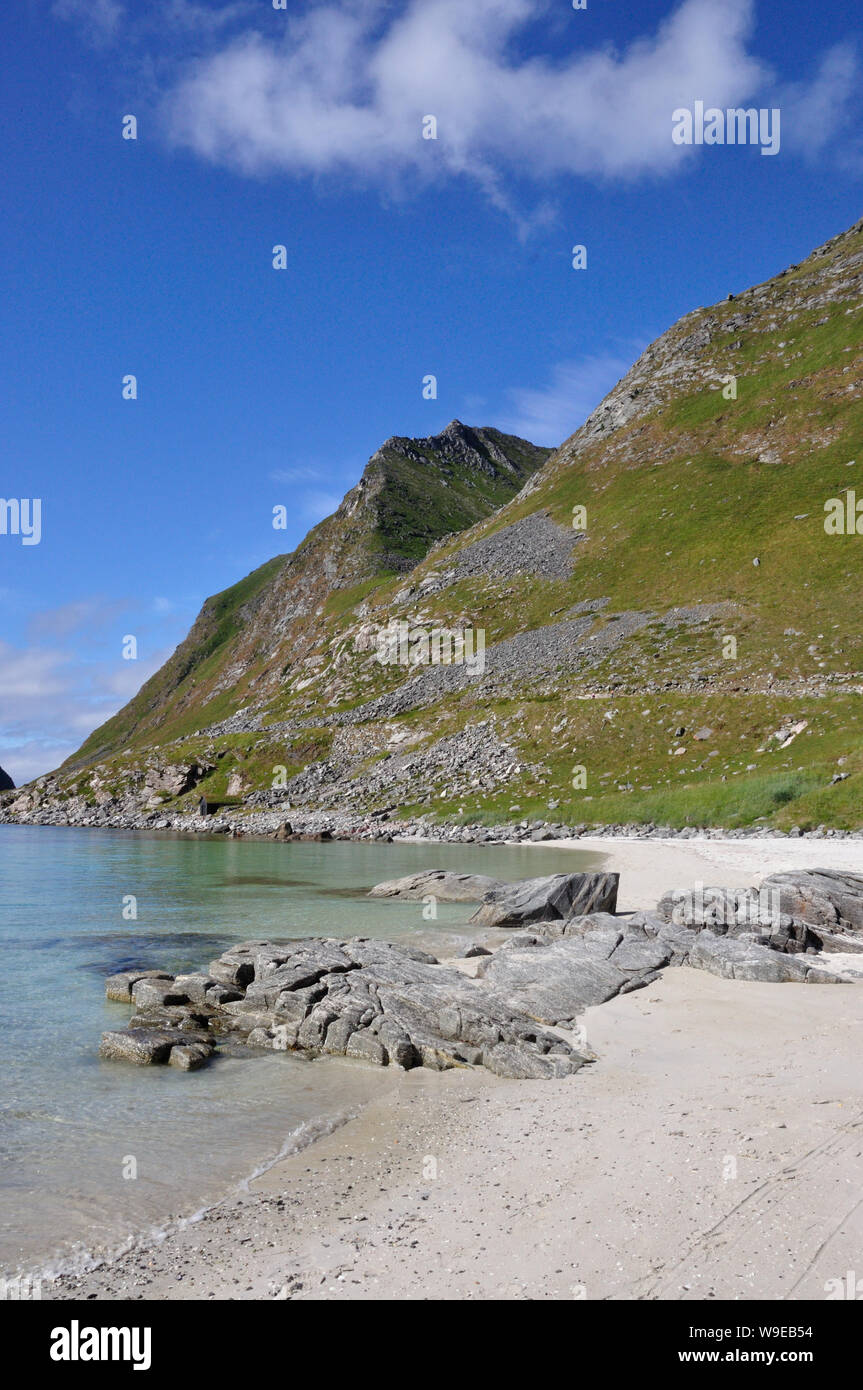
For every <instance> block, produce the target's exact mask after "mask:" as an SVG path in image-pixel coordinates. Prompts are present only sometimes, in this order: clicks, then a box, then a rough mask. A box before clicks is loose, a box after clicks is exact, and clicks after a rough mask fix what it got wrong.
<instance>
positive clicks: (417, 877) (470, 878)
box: [369, 869, 512, 903]
mask: <svg viewBox="0 0 863 1390" xmlns="http://www.w3.org/2000/svg"><path fill="white" fill-rule="evenodd" d="M511 886H512V885H511V884H503V883H501V882H500V881H499V880H498V879H496V878H489V877H488V876H487V875H486V874H453V873H449V872H448V871H447V870H446V869H425V870H424V871H423V872H422V873H418V874H408V875H407V877H406V878H392V879H388V880H387V881H386V882H385V883H376V884H375V886H374V888H371V889H370V890H369V897H370V898H427V897H434V898H437V900H438V901H439V902H442V903H470V902H477V903H478V902H481V901H482V899H483V898H484V897H485V895H486V894H487V893H489V892H491V891H492V890H493V889H503V888H507V887H511Z"/></svg>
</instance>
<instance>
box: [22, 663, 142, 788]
mask: <svg viewBox="0 0 863 1390" xmlns="http://www.w3.org/2000/svg"><path fill="white" fill-rule="evenodd" d="M169 654H170V649H162V650H159V651H152V652H151V653H149V654H148V655H147V656H146V657H144V658H142V659H141V660H140V661H123V660H122V659H121V658H120V657H119V656H118V658H117V659H116V660H107V659H102V660H86V659H84V658H83V657H82V656H81V655H80V654H76V655H74V656H73V655H72V654H70V653H69V652H67V651H65V650H63V649H61V648H59V647H56V646H54V647H51V646H48V647H31V648H28V649H26V650H23V649H20V648H16V647H13V646H11V645H10V644H9V643H7V642H2V641H0V765H2V766H3V767H4V768H5V769H6V771H7V772H8V773H9V774H10V776H11V777H12V778H13V779H14V781H15V782H16V783H17V784H18V785H19V786H20V785H21V784H22V783H24V782H27V781H30V780H31V779H32V778H33V777H38V776H39V775H40V774H41V773H43V772H48V771H50V770H51V769H52V768H55V767H57V766H58V765H59V764H60V763H61V762H63V760H64V759H65V758H67V757H68V756H69V754H70V753H73V752H74V751H75V749H76V748H78V747H79V746H80V744H81V743H82V742H83V740H84V739H85V738H86V736H87V735H88V734H89V733H90V732H91V731H92V730H93V729H94V728H96V727H97V726H98V725H99V724H101V723H103V722H104V720H106V719H109V718H110V717H111V715H112V714H115V713H116V712H117V710H118V709H120V708H121V707H122V706H123V705H124V704H125V703H126V701H127V700H129V699H130V698H131V697H132V696H133V695H134V694H135V693H136V692H137V691H138V690H139V689H140V687H141V686H142V685H143V683H144V681H146V680H148V679H149V678H150V676H151V675H153V673H154V672H155V671H157V670H158V669H159V667H160V666H161V665H162V663H163V662H164V661H165V660H166V658H167V657H168V655H169ZM49 730H50V732H48V731H49Z"/></svg>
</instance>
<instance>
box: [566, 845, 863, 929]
mask: <svg viewBox="0 0 863 1390" xmlns="http://www.w3.org/2000/svg"><path fill="white" fill-rule="evenodd" d="M540 844H541V847H543V848H546V849H547V848H549V847H554V846H560V847H562V848H566V849H581V850H589V851H590V852H591V853H593V854H604V855H605V856H606V861H605V864H604V865H603V868H605V869H608V870H610V871H611V872H618V873H619V874H620V876H621V878H620V896H619V899H618V907H619V909H620V911H621V912H630V911H632V910H634V909H638V908H647V907H655V906H656V903H657V902H658V900H659V898H660V897H661V896H662V894H663V893H664V892H666V891H667V889H669V888H691V886H692V884H693V883H694V882H695V881H696V880H700V881H701V882H702V883H703V884H704V885H705V886H713V885H721V886H723V887H725V888H749V887H754V888H757V887H758V886H759V884H760V882H761V880H762V878H764V877H765V876H766V875H767V874H774V873H781V872H783V871H784V870H786V869H846V870H848V871H849V872H850V873H857V874H863V840H803V839H800V840H797V839H793V840H792V839H769V840H768V839H764V840H710V839H706V838H694V839H691V840H676V839H675V840H627V839H623V838H620V839H617V838H614V837H611V836H610V837H609V838H608V839H603V838H601V837H598V836H597V837H592V838H590V839H588V838H586V837H585V838H582V839H578V840H543V841H541V842H540Z"/></svg>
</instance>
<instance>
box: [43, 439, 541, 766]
mask: <svg viewBox="0 0 863 1390" xmlns="http://www.w3.org/2000/svg"><path fill="white" fill-rule="evenodd" d="M550 453H551V450H550V449H542V448H539V447H537V446H536V445H534V444H529V443H527V441H526V440H523V439H516V438H514V437H513V436H511V435H506V434H501V433H500V431H499V430H494V429H469V428H467V427H466V426H464V425H462V424H461V423H460V422H459V421H458V420H453V421H452V423H451V424H450V425H448V426H447V428H446V429H445V430H444V431H443V433H442V434H439V435H434V436H432V437H431V438H429V439H403V438H393V439H388V440H387V441H386V443H385V444H383V445H382V447H381V448H380V449H379V450H378V451H377V453H375V454H374V455H373V456H372V457H371V459H370V460H369V462H368V464H367V465H366V468H365V470H364V472H363V475H362V477H361V478H360V481H359V482H358V483H357V485H356V487H354V488H352V489H351V491H350V492H349V493H348V494H347V496H346V497H345V498H344V500H343V501H342V503H341V506H340V507H339V508H338V510H337V511H336V512H335V513H334V514H333V515H332V516H330V517H327V518H326V520H324V521H322V522H320V523H319V524H318V525H317V526H315V527H314V529H313V530H312V531H310V532H309V534H308V536H306V538H305V540H304V541H303V542H302V544H301V545H300V546H299V547H298V548H297V550H295V551H294V552H293V553H292V554H290V555H280V556H277V557H275V558H274V559H272V560H269V561H267V563H266V564H264V565H261V567H260V568H259V569H257V570H255V571H253V573H252V574H250V575H247V576H246V578H245V579H242V580H240V582H239V583H238V584H234V585H232V587H231V588H230V589H225V590H224V592H223V593H221V594H216V595H214V597H212V598H209V599H207V601H206V603H205V604H204V606H203V608H202V609H201V612H200V614H199V615H198V618H197V620H196V621H195V624H194V626H193V628H192V630H191V632H190V633H189V635H188V637H187V638H186V640H185V641H184V642H182V643H181V645H180V646H179V647H178V648H177V650H176V651H175V652H174V654H173V656H172V657H171V658H170V660H169V661H167V662H166V663H165V665H164V666H163V667H162V668H161V670H160V671H158V672H157V673H156V674H155V675H154V676H153V677H152V678H151V679H150V680H149V681H147V682H146V684H145V685H144V686H143V687H142V689H141V690H140V691H139V692H138V694H137V695H136V696H135V698H134V699H133V700H131V701H130V702H129V704H128V705H126V706H125V708H124V709H122V710H121V711H120V712H119V713H118V714H116V715H115V716H114V717H113V718H112V719H109V720H108V722H107V723H106V724H103V725H102V726H101V728H99V729H97V730H96V731H95V732H94V733H93V734H91V735H90V737H89V738H88V739H87V741H86V742H85V743H84V745H83V747H82V748H81V749H80V750H79V752H78V753H77V754H75V756H74V757H73V758H72V759H70V760H69V762H68V763H67V764H65V768H66V769H67V770H72V771H75V770H78V769H80V768H82V767H85V766H86V765H87V764H88V763H91V762H93V761H94V760H98V759H101V758H104V757H106V756H110V755H113V754H115V753H117V752H119V751H120V750H122V749H126V748H128V747H130V746H131V747H144V746H146V745H147V744H149V743H151V742H152V741H153V737H154V736H155V735H158V739H159V742H164V741H165V740H166V739H167V740H170V739H175V738H177V737H179V736H181V735H182V734H184V733H189V732H192V731H193V730H195V729H199V728H201V727H202V726H203V725H206V724H211V723H213V722H214V721H216V720H220V719H224V718H225V716H226V715H228V714H231V713H233V711H235V710H237V709H239V708H240V707H241V706H242V705H245V704H248V703H249V702H250V701H251V702H252V703H255V704H259V703H261V702H262V701H263V702H269V701H272V700H276V701H278V700H279V697H280V696H282V695H283V693H284V691H285V689H286V688H288V689H289V688H290V685H291V682H292V679H293V678H294V677H295V674H296V672H297V671H298V670H299V671H303V670H305V664H306V661H307V659H308V658H309V657H310V656H311V657H312V660H314V657H313V656H312V653H313V652H314V650H315V649H316V646H317V645H318V642H319V636H320V633H319V627H320V623H319V621H318V620H319V619H320V618H321V617H323V616H324V613H323V611H322V610H324V609H330V610H334V611H339V610H341V609H345V608H351V607H352V606H353V605H354V604H355V603H356V602H357V601H358V600H359V599H360V598H361V596H362V595H363V594H364V593H366V592H367V591H368V590H370V589H371V588H373V587H374V586H375V585H376V584H379V583H381V582H383V581H385V580H386V579H387V578H389V577H391V576H393V575H395V574H398V573H401V572H403V571H406V570H409V569H410V568H411V567H412V566H413V565H414V564H416V562H417V561H418V560H421V559H422V558H423V556H424V555H425V554H426V552H427V551H428V549H429V546H430V545H431V544H432V543H433V542H434V541H436V540H438V539H440V538H441V537H442V536H446V535H448V534H449V533H451V532H456V531H462V530H464V528H465V527H468V526H470V525H472V524H473V523H474V522H476V521H478V520H479V519H481V518H484V517H487V516H489V515H490V514H491V513H492V512H494V511H495V510H497V509H498V508H499V507H500V506H501V505H502V504H503V503H505V502H507V501H508V500H509V499H510V498H511V497H512V496H513V494H514V493H516V492H517V491H518V490H519V489H520V488H521V487H522V485H523V484H524V483H525V482H526V481H527V479H528V478H529V477H530V476H531V475H532V474H533V473H534V472H535V471H536V469H537V468H539V467H540V466H541V465H542V464H543V463H544V462H545V460H546V459H547V458H548V456H549V454H550Z"/></svg>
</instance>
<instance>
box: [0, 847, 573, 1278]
mask: <svg viewBox="0 0 863 1390" xmlns="http://www.w3.org/2000/svg"><path fill="white" fill-rule="evenodd" d="M595 862H596V861H595V858H594V857H593V856H590V855H587V854H584V853H578V852H576V851H572V850H559V849H558V850H554V849H545V848H543V847H541V846H535V847H531V848H527V847H524V848H522V847H512V848H506V847H502V846H491V847H488V848H486V847H482V848H480V847H474V846H469V845H465V846H457V845H456V846H437V845H429V844H391V845H376V844H353V843H348V842H341V841H336V842H333V843H327V844H286V845H285V844H277V843H275V842H273V841H252V840H227V839H225V838H224V837H223V836H212V837H210V836H207V837H201V836H196V837H194V838H191V837H185V836H179V835H167V834H162V835H160V834H156V833H152V834H148V833H143V832H141V833H139V832H134V831H94V830H76V829H70V828H65V827H63V828H52V827H49V826H39V827H30V826H5V825H4V826H0V943H2V962H3V965H2V971H0V1000H2V1004H0V1045H2V1058H0V1067H2V1079H3V1086H2V1101H0V1272H2V1273H7V1274H9V1273H15V1272H17V1271H25V1270H28V1271H29V1270H33V1269H41V1268H45V1267H47V1268H62V1267H67V1266H69V1265H70V1264H71V1265H74V1264H76V1263H80V1262H81V1261H82V1260H83V1259H85V1258H86V1257H87V1252H93V1253H94V1254H96V1255H100V1254H104V1253H111V1252H112V1251H115V1250H117V1249H118V1248H120V1246H121V1245H122V1243H123V1242H124V1241H125V1240H126V1239H128V1238H129V1237H130V1236H131V1235H135V1234H136V1233H141V1232H145V1231H147V1230H150V1229H152V1228H154V1227H160V1226H162V1225H163V1224H164V1223H165V1222H166V1220H167V1219H168V1218H169V1217H172V1218H176V1217H178V1216H182V1215H188V1214H191V1213H192V1212H194V1211H195V1210H196V1209H198V1208H199V1207H200V1206H202V1205H204V1204H205V1203H206V1202H208V1201H211V1200H215V1199H216V1198H217V1197H218V1196H221V1195H222V1194H223V1193H224V1192H225V1191H227V1190H228V1189H229V1188H230V1187H231V1186H232V1185H234V1184H236V1183H238V1182H240V1181H241V1180H242V1179H243V1177H244V1176H246V1175H248V1174H249V1173H250V1172H252V1171H253V1170H254V1169H255V1168H256V1167H257V1166H258V1165H260V1164H262V1163H265V1162H266V1161H268V1160H270V1159H272V1158H273V1157H275V1156H276V1155H277V1154H278V1153H280V1152H283V1151H285V1150H286V1149H290V1148H291V1147H292V1146H297V1145H299V1144H301V1143H302V1142H307V1141H308V1139H309V1138H310V1137H312V1136H313V1135H314V1133H315V1132H316V1131H317V1129H318V1128H319V1127H321V1126H326V1125H328V1124H331V1123H333V1121H334V1119H335V1118H337V1117H339V1116H344V1115H346V1114H348V1113H350V1112H351V1111H352V1110H355V1109H356V1108H357V1107H358V1106H359V1105H361V1104H362V1103H363V1101H365V1100H367V1099H368V1098H370V1097H371V1096H373V1095H375V1094H377V1093H379V1092H380V1090H381V1089H382V1087H384V1086H385V1085H386V1084H387V1078H386V1073H385V1072H381V1071H378V1070H376V1069H375V1068H370V1067H366V1066H364V1065H363V1064H362V1063H356V1062H350V1061H343V1060H339V1059H320V1060H318V1061H314V1062H309V1061H306V1060H303V1059H301V1058H298V1057H292V1056H290V1055H285V1054H281V1053H280V1054H263V1055H254V1056H250V1057H236V1058H223V1059H219V1060H218V1061H216V1062H215V1063H214V1064H213V1065H211V1066H210V1067H209V1068H206V1069H205V1070H203V1071H200V1072H194V1073H191V1074H181V1073H178V1072H176V1071H174V1070H173V1069H172V1068H168V1067H154V1068H145V1067H127V1066H123V1065H122V1064H118V1063H110V1062H103V1061H100V1059H99V1057H98V1055H97V1049H98V1045H99V1038H100V1034H101V1033H102V1031H103V1030H104V1029H105V1028H109V1027H118V1026H123V1025H124V1024H125V1022H126V1020H127V1018H128V1017H129V1013H130V1010H129V1009H128V1008H126V1007H125V1006H124V1005H122V1004H112V1003H108V1002H107V1001H106V1000H105V997H104V979H105V977H106V976H107V975H110V974H112V973H113V972H115V971H117V970H123V969H125V968H130V967H134V966H152V967H164V968H166V969H168V970H172V971H179V970H188V969H200V968H206V966H207V963H208V962H209V961H210V960H212V959H213V958H214V957H215V956H217V955H219V954H220V953H221V952H222V951H223V950H225V949H226V948H227V947H228V946H229V945H230V944H231V943H232V942H237V941H243V940H249V939H252V938H264V937H266V938H280V937H296V936H307V935H324V936H336V937H347V936H380V937H387V938H388V939H391V940H403V941H408V940H410V941H413V942H415V943H416V944H420V945H422V946H424V947H426V948H427V949H430V950H433V951H435V952H436V953H437V954H441V955H446V954H448V953H450V952H453V951H454V950H456V949H458V947H459V946H461V945H463V944H464V943H466V942H467V941H469V940H470V939H471V936H472V935H473V934H474V930H473V929H472V928H470V927H469V926H467V919H468V917H469V916H470V914H471V913H472V912H473V911H474V907H473V905H472V904H469V903H463V904H440V905H439V906H438V909H437V911H438V918H437V920H436V921H426V920H424V918H423V904H422V903H412V902H402V903H398V902H388V901H386V900H383V901H381V900H378V899H369V898H367V897H366V896H365V894H366V892H367V890H368V889H369V888H370V887H371V886H372V884H374V883H377V882H380V881H381V880H382V879H385V878H396V877H398V876H400V875H402V874H408V873H414V872H417V871H418V870H420V869H424V868H446V869H454V870H463V871H470V872H475V873H487V874H491V875H492V876H494V877H497V878H502V879H516V878H527V877H531V876H534V875H537V874H542V873H555V872H560V871H561V870H563V869H569V870H571V869H575V868H582V867H586V866H587V865H588V864H590V863H595ZM130 896H133V897H134V898H135V900H136V910H137V919H136V920H125V919H124V916H123V909H124V905H125V904H126V903H127V900H128V898H129V897H130ZM130 1160H132V1161H130ZM133 1171H134V1172H135V1173H136V1176H134V1177H129V1176H124V1174H128V1173H130V1172H133Z"/></svg>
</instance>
